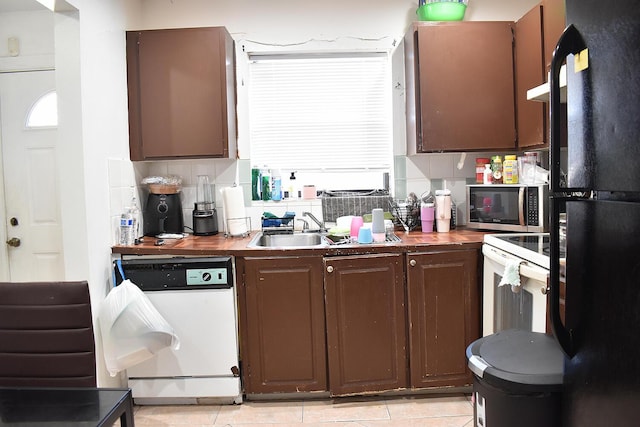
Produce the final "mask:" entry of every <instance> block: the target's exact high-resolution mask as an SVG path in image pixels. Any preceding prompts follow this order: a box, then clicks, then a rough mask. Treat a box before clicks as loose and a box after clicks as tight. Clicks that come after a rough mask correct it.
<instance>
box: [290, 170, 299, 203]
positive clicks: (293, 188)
mask: <svg viewBox="0 0 640 427" xmlns="http://www.w3.org/2000/svg"><path fill="white" fill-rule="evenodd" d="M296 181H297V179H296V173H295V171H294V172H291V176H289V198H290V199H297V198H298V186H297V185H296Z"/></svg>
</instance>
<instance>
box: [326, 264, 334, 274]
mask: <svg viewBox="0 0 640 427" xmlns="http://www.w3.org/2000/svg"><path fill="white" fill-rule="evenodd" d="M327 272H328V273H333V266H332V265H329V266H327Z"/></svg>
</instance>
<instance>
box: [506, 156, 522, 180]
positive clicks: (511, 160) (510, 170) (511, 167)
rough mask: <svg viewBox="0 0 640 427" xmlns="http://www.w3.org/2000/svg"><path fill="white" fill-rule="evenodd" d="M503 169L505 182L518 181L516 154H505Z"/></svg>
mask: <svg viewBox="0 0 640 427" xmlns="http://www.w3.org/2000/svg"><path fill="white" fill-rule="evenodd" d="M502 171H503V182H504V183H505V184H517V183H518V161H517V160H516V156H514V155H509V156H504V163H503V165H502Z"/></svg>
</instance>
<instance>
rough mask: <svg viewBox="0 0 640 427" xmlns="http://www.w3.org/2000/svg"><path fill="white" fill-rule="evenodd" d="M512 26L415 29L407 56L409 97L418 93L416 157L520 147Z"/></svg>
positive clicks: (412, 125) (412, 117)
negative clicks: (420, 154) (516, 131)
mask: <svg viewBox="0 0 640 427" xmlns="http://www.w3.org/2000/svg"><path fill="white" fill-rule="evenodd" d="M512 27H513V23H512V22H498V21H496V22H469V21H467V22H446V23H419V24H418V23H416V24H414V30H415V31H414V32H413V37H412V39H413V40H407V39H405V42H407V41H408V42H409V43H408V44H410V45H411V44H413V51H414V52H413V53H411V52H409V53H408V55H407V57H408V58H409V61H408V62H407V67H408V70H407V71H408V74H407V80H408V81H407V89H408V90H407V97H408V98H409V97H410V96H411V94H410V92H414V91H415V100H409V106H408V108H407V109H408V111H407V115H408V127H409V129H408V130H407V132H408V133H409V132H412V131H415V133H416V140H415V142H416V147H415V151H416V152H418V153H427V152H438V151H468V150H470V151H473V150H490V149H514V148H515V142H516V135H515V127H516V125H515V110H514V86H513V83H514V79H513V34H512ZM411 74H413V76H411ZM411 79H413V80H411ZM412 85H415V87H412ZM411 139H412V138H411V136H410V137H409V140H411ZM408 148H409V153H410V154H411V153H412V150H413V147H411V146H409V147H408Z"/></svg>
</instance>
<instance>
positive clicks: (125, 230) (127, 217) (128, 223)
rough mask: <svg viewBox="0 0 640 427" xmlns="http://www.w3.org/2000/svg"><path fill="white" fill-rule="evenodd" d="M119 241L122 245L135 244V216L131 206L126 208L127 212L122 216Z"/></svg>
mask: <svg viewBox="0 0 640 427" xmlns="http://www.w3.org/2000/svg"><path fill="white" fill-rule="evenodd" d="M119 239H120V240H119V242H118V243H120V244H121V245H133V244H134V242H135V238H134V236H133V216H132V215H131V211H130V209H129V208H126V209H125V212H123V213H122V215H121V216H120V236H119Z"/></svg>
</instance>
